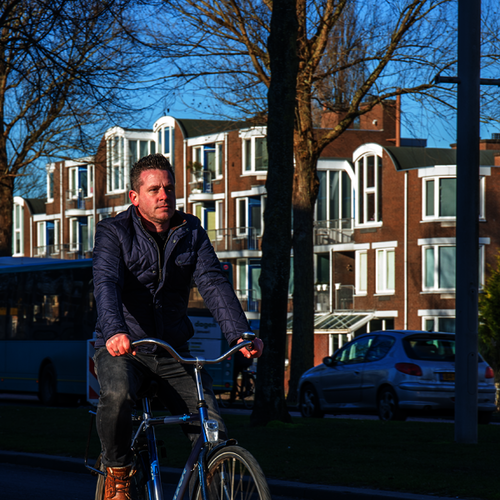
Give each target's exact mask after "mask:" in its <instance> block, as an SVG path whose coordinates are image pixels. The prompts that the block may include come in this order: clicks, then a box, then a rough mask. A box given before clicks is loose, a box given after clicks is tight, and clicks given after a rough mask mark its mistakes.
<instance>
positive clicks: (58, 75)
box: [0, 0, 148, 255]
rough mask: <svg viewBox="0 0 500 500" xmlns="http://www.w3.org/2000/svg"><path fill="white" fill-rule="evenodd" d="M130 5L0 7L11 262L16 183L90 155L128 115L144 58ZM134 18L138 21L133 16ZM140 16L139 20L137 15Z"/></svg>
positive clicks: (31, 1)
mask: <svg viewBox="0 0 500 500" xmlns="http://www.w3.org/2000/svg"><path fill="white" fill-rule="evenodd" d="M135 6H136V3H135V2H132V1H130V0H109V1H106V0H105V1H98V0H7V1H4V2H2V13H1V15H0V255H10V252H11V238H12V205H13V192H14V189H15V182H16V178H17V177H18V176H20V175H23V176H28V175H29V174H30V173H32V172H33V170H34V169H37V168H39V165H40V163H41V160H42V159H50V158H53V157H61V156H62V157H64V155H65V154H66V155H71V154H74V153H75V152H78V151H81V152H88V150H89V149H91V150H93V149H94V148H95V137H96V135H97V134H98V133H101V130H102V127H103V125H104V124H105V122H104V120H107V126H109V121H111V120H114V119H117V118H118V117H119V116H123V115H124V114H125V113H130V109H131V108H130V105H129V101H128V96H129V95H130V94H131V92H133V91H134V89H136V88H137V82H140V80H141V79H140V74H141V71H142V69H143V67H144V66H145V65H147V62H148V61H147V55H146V54H145V53H144V52H143V51H140V50H139V49H140V47H139V45H138V44H137V39H136V38H135V36H136V35H137V32H138V26H137V25H138V21H137V20H136V19H137V18H134V17H133V16H132V14H133V12H132V9H133V8H134V7H135ZM136 14H137V15H138V12H137V9H136ZM138 17H139V16H138Z"/></svg>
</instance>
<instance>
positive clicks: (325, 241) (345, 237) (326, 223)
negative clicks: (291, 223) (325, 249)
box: [314, 219, 354, 245]
mask: <svg viewBox="0 0 500 500" xmlns="http://www.w3.org/2000/svg"><path fill="white" fill-rule="evenodd" d="M353 226H354V224H353V219H332V220H322V221H316V222H315V223H314V245H337V244H339V243H351V242H352V241H353V234H354V230H353Z"/></svg>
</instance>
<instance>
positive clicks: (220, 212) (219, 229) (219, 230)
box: [215, 200, 224, 240]
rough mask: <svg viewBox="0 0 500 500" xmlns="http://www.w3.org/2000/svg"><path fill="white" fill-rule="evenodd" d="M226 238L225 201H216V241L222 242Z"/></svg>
mask: <svg viewBox="0 0 500 500" xmlns="http://www.w3.org/2000/svg"><path fill="white" fill-rule="evenodd" d="M223 236H224V201H223V200H216V201H215V239H217V240H221V239H222V238H223Z"/></svg>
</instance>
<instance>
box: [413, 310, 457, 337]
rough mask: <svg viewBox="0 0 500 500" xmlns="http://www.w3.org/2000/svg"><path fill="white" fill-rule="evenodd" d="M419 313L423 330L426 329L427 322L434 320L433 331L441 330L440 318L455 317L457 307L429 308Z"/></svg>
mask: <svg viewBox="0 0 500 500" xmlns="http://www.w3.org/2000/svg"><path fill="white" fill-rule="evenodd" d="M418 315H419V316H420V317H421V318H422V330H424V331H426V330H427V329H426V324H425V323H426V322H427V321H432V322H433V327H432V330H433V331H436V332H437V331H440V330H441V329H440V328H439V320H441V319H455V320H456V316H455V309H429V310H425V309H424V310H419V311H418Z"/></svg>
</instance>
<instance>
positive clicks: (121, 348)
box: [106, 333, 136, 356]
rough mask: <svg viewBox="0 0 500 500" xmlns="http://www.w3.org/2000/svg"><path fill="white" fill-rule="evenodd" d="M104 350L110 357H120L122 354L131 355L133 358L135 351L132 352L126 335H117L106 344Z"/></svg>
mask: <svg viewBox="0 0 500 500" xmlns="http://www.w3.org/2000/svg"><path fill="white" fill-rule="evenodd" d="M106 349H107V350H108V352H109V354H111V356H122V355H123V354H128V353H132V354H133V355H134V356H135V354H136V351H134V350H132V346H131V344H130V337H129V336H128V335H127V334H126V333H117V334H116V335H113V336H112V337H111V338H110V339H108V341H107V342H106Z"/></svg>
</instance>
